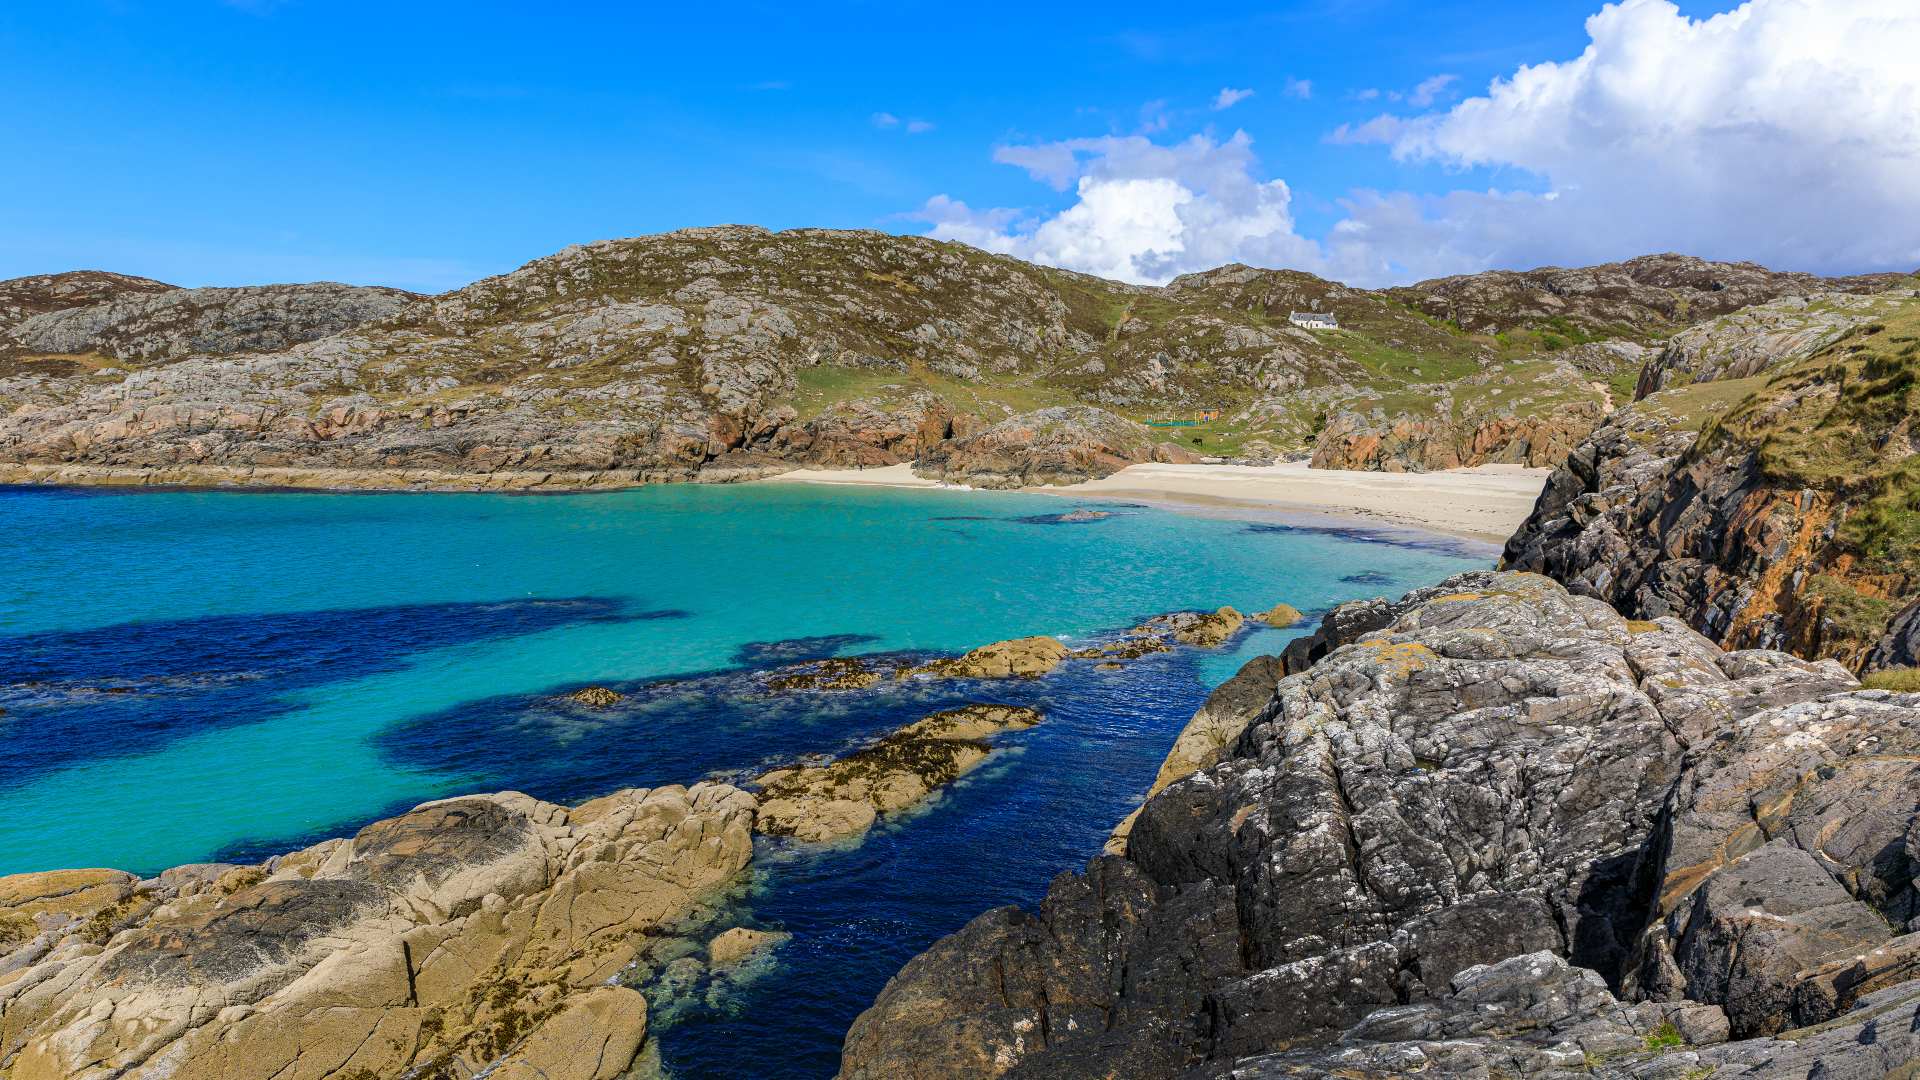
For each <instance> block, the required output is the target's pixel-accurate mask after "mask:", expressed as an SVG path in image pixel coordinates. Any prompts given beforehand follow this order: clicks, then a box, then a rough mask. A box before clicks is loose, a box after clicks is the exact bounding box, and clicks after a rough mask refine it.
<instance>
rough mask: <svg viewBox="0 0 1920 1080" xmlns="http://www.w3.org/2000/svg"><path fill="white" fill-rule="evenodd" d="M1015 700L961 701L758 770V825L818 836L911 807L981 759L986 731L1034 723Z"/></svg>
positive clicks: (852, 831) (836, 834)
mask: <svg viewBox="0 0 1920 1080" xmlns="http://www.w3.org/2000/svg"><path fill="white" fill-rule="evenodd" d="M1040 720H1041V714H1040V713H1039V712H1038V711H1037V710H1035V709H1030V708H1026V707H1024V706H1018V705H965V706H962V707H960V708H957V709H948V710H945V711H943V712H938V713H934V714H933V715H932V716H929V717H926V718H925V719H923V720H917V721H915V722H914V723H911V724H908V725H907V726H906V727H903V728H901V729H899V730H898V731H894V732H892V733H890V734H888V735H887V736H886V737H884V738H882V739H880V740H879V741H878V742H875V743H873V744H872V745H870V746H866V747H863V748H861V749H859V750H856V751H854V752H853V753H851V754H848V755H846V756H845V757H841V758H838V759H836V760H834V761H831V762H828V763H827V764H824V765H812V766H808V765H801V766H792V767H788V768H782V769H775V770H773V771H772V772H768V773H763V774H762V775H761V776H759V777H758V778H757V779H755V780H754V781H753V785H754V786H755V787H756V788H757V789H758V790H759V793H760V818H759V822H758V825H757V827H758V828H759V830H760V831H761V832H765V833H769V834H771V835H775V836H791V837H793V838H795V839H797V840H803V841H808V842H819V841H824V840H837V839H840V838H842V837H848V836H858V835H860V834H862V833H865V832H866V831H867V830H868V829H870V828H872V827H873V824H874V822H875V821H876V820H877V819H878V818H879V816H880V815H882V814H891V813H896V812H898V811H901V810H905V809H907V808H908V807H911V806H916V805H918V804H919V803H920V802H922V801H924V800H925V799H926V798H927V797H928V796H930V795H932V794H933V793H934V792H936V791H938V790H939V789H940V788H942V787H945V786H946V785H948V784H950V783H952V782H953V781H955V780H957V779H959V778H960V777H961V776H963V775H965V774H966V773H968V772H970V771H972V770H973V769H975V768H977V767H978V766H979V765H980V764H981V763H982V762H984V761H986V760H987V758H988V756H989V755H990V754H991V753H992V752H993V748H992V746H991V744H989V743H988V742H987V740H988V739H989V738H991V737H992V736H994V735H998V734H1000V733H1002V732H1006V731H1019V730H1023V729H1025V728H1030V727H1032V726H1034V725H1035V724H1038V723H1039V722H1040Z"/></svg>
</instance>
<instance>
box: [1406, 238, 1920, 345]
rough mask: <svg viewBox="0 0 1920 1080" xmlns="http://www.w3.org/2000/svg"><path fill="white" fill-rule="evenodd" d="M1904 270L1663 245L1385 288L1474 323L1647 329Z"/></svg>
mask: <svg viewBox="0 0 1920 1080" xmlns="http://www.w3.org/2000/svg"><path fill="white" fill-rule="evenodd" d="M1901 277H1902V275H1899V274H1867V275H1862V276H1860V277H1852V278H1819V277H1815V276H1813V275H1811V274H1797V273H1782V272H1780V271H1776V270H1769V269H1767V268H1766V267H1764V266H1758V265H1755V264H1754V263H1729V262H1711V261H1708V260H1706V259H1697V258H1693V257H1692V256H1687V255H1673V254H1666V255H1644V256H1641V257H1640V258H1637V259H1628V260H1627V261H1626V262H1620V263H1606V264H1604V265H1601V266H1587V267H1577V268H1572V269H1563V268H1561V267H1557V266H1547V267H1541V268H1540V269H1538V270H1525V271H1506V270H1493V271H1487V272H1485V273H1479V274H1467V275H1462V276H1458V277H1447V278H1436V279H1434V280H1432V281H1422V282H1420V283H1419V284H1416V285H1409V286H1406V287H1404V288H1398V289H1389V290H1388V293H1389V295H1392V296H1395V297H1397V298H1399V299H1401V300H1403V301H1404V302H1406V303H1408V304H1410V305H1412V306H1413V307H1415V308H1417V309H1419V310H1420V311H1423V312H1425V313H1427V314H1428V315H1431V316H1433V317H1434V318H1437V319H1445V320H1448V321H1449V322H1452V323H1455V324H1457V325H1459V326H1460V327H1462V328H1464V329H1466V330H1468V331H1470V332H1472V333H1482V334H1495V333H1501V332H1504V331H1511V330H1516V329H1522V328H1528V327H1538V326H1548V327H1552V326H1554V325H1555V324H1556V321H1557V322H1558V323H1559V324H1562V325H1565V326H1567V327H1571V328H1577V329H1579V330H1584V331H1589V332H1598V333H1613V332H1617V331H1618V330H1621V329H1625V330H1628V331H1629V332H1632V333H1646V332H1649V331H1657V330H1662V329H1667V328H1671V327H1674V326H1683V325H1686V324H1688V323H1690V322H1694V321H1698V320H1701V319H1710V318H1713V317H1714V316H1717V315H1724V314H1726V313H1727V312H1729V311H1735V310H1738V309H1740V308H1743V307H1748V306H1751V305H1753V304H1759V303H1764V302H1766V301H1768V300H1772V299H1775V298H1777V297H1781V296H1803V295H1806V294H1809V293H1815V292H1831V291H1835V290H1844V291H1853V292H1878V291H1880V290H1881V289H1884V288H1886V287H1887V286H1889V285H1892V284H1894V283H1896V282H1898V281H1899V280H1900V278H1901Z"/></svg>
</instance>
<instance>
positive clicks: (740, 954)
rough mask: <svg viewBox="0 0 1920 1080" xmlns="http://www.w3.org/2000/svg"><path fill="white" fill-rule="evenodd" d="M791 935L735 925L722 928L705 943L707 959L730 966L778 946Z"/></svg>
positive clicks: (718, 964)
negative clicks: (727, 928)
mask: <svg viewBox="0 0 1920 1080" xmlns="http://www.w3.org/2000/svg"><path fill="white" fill-rule="evenodd" d="M791 937H793V935H792V934H788V933H783V932H780V931H775V930H753V929H749V928H747V927H745V926H736V927H734V928H732V929H731V930H723V931H721V932H720V933H719V934H717V935H715V937H714V939H713V940H712V941H710V942H708V943H707V960H708V962H709V963H711V964H712V965H713V966H714V967H717V968H723V967H732V966H734V965H736V964H739V963H741V962H743V961H745V960H749V959H751V958H753V957H755V956H758V955H760V954H762V953H765V952H767V951H769V950H771V949H775V948H778V947H779V946H780V944H781V943H782V942H784V941H787V940H788V939H790V938H791Z"/></svg>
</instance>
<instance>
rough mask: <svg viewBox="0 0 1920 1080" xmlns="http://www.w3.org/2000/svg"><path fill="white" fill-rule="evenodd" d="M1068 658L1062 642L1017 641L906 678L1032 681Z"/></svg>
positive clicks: (937, 662) (984, 647)
mask: <svg viewBox="0 0 1920 1080" xmlns="http://www.w3.org/2000/svg"><path fill="white" fill-rule="evenodd" d="M1068 655H1069V650H1068V649H1067V647H1066V646H1065V645H1063V644H1061V643H1060V639H1058V638H1051V637H1046V636H1044V635H1043V636H1037V637H1024V638H1014V639H1013V640H1011V641H996V642H994V643H993V644H991V645H982V646H980V647H979V648H977V649H974V650H973V651H971V652H968V653H964V654H962V655H960V656H956V657H952V658H950V659H943V660H934V661H932V662H930V663H927V664H923V665H921V666H920V667H917V668H913V669H911V670H909V671H907V672H905V674H909V675H934V676H939V677H942V678H949V679H1031V678H1035V677H1038V676H1041V675H1045V674H1046V673H1047V672H1049V671H1052V670H1053V669H1054V668H1057V667H1059V666H1060V664H1061V662H1062V661H1064V660H1066V658H1067V657H1068Z"/></svg>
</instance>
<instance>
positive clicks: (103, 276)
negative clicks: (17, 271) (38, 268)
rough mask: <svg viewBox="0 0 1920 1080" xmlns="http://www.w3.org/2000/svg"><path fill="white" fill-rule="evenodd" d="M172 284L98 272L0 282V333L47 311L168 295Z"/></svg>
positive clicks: (85, 271) (80, 272)
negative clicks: (126, 298) (162, 294)
mask: <svg viewBox="0 0 1920 1080" xmlns="http://www.w3.org/2000/svg"><path fill="white" fill-rule="evenodd" d="M173 288H174V287H173V286H172V285H168V284H167V283H166V282H164V281H154V280H152V279H151V278H141V277H128V276H127V275H125V274H109V273H106V272H104V271H100V270H74V271H71V272H69V273H65V274H41V275H39V276H37V277H23V278H13V279H12V280H9V281H0V333H4V332H6V331H8V330H11V329H12V328H13V327H14V326H16V325H18V324H19V323H20V322H21V321H22V320H24V319H28V318H31V317H33V316H35V315H42V314H45V313H47V312H49V311H62V310H68V309H72V308H79V307H89V306H91V305H93V304H100V303H105V302H106V301H108V300H113V299H115V298H117V297H122V296H154V295H158V294H160V293H166V292H171V291H172V290H173Z"/></svg>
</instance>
